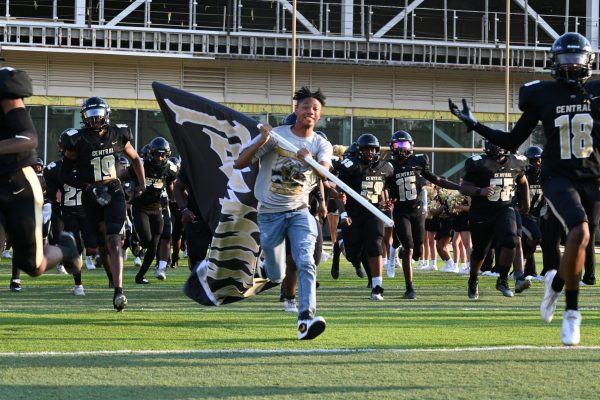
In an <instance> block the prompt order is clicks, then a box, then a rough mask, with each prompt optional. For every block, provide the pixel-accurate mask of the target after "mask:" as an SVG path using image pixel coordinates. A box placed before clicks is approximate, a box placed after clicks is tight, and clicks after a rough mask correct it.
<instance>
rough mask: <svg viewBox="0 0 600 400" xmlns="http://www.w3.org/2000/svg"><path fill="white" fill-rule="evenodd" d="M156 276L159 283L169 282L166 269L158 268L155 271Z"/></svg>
mask: <svg viewBox="0 0 600 400" xmlns="http://www.w3.org/2000/svg"><path fill="white" fill-rule="evenodd" d="M154 276H155V277H156V279H158V280H159V281H165V280H167V271H166V270H165V268H158V267H157V268H155V269H154Z"/></svg>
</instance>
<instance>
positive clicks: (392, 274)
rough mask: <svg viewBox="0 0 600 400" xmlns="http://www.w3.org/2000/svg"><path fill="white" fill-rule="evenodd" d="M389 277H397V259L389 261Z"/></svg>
mask: <svg viewBox="0 0 600 400" xmlns="http://www.w3.org/2000/svg"><path fill="white" fill-rule="evenodd" d="M386 264H387V276H388V278H393V277H395V276H396V257H393V258H390V259H389V260H387V263H386Z"/></svg>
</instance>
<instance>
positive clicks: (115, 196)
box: [81, 185, 126, 244]
mask: <svg viewBox="0 0 600 400" xmlns="http://www.w3.org/2000/svg"><path fill="white" fill-rule="evenodd" d="M114 188H116V186H115V187H114ZM110 195H111V199H110V203H108V204H107V205H105V206H101V205H100V204H98V203H97V202H96V200H94V199H93V198H91V197H90V196H89V195H87V193H85V192H84V193H83V195H82V196H81V201H82V203H83V208H84V209H85V213H86V215H87V216H88V218H89V221H90V225H91V226H92V229H94V232H95V234H96V237H97V238H99V240H102V241H103V238H102V234H101V232H100V225H101V224H102V223H104V225H105V226H106V234H107V235H120V234H121V231H122V230H123V228H124V227H125V215H126V204H125V194H124V193H123V189H122V188H121V185H118V188H117V190H114V191H110ZM101 244H102V242H101Z"/></svg>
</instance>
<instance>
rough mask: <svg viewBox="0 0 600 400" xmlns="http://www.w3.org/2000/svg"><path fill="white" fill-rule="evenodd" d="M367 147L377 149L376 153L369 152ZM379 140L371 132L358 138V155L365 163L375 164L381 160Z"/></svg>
mask: <svg viewBox="0 0 600 400" xmlns="http://www.w3.org/2000/svg"><path fill="white" fill-rule="evenodd" d="M367 149H375V153H371V152H368V151H367ZM380 149H381V147H380V146H379V140H378V139H377V138H376V137H375V135H372V134H370V133H363V134H362V135H360V136H359V137H358V139H356V150H357V154H356V156H357V157H358V159H359V160H360V161H361V162H362V163H363V164H369V165H373V164H375V163H376V162H377V161H379V150H380Z"/></svg>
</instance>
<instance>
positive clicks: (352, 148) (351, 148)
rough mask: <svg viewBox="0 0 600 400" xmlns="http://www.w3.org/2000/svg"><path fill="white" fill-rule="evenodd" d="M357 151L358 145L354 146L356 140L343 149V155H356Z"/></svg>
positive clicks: (348, 156)
mask: <svg viewBox="0 0 600 400" xmlns="http://www.w3.org/2000/svg"><path fill="white" fill-rule="evenodd" d="M357 152H358V146H356V142H354V143H352V144H351V145H350V146H348V147H347V148H346V151H344V154H343V157H344V158H350V157H356V153H357Z"/></svg>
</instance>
